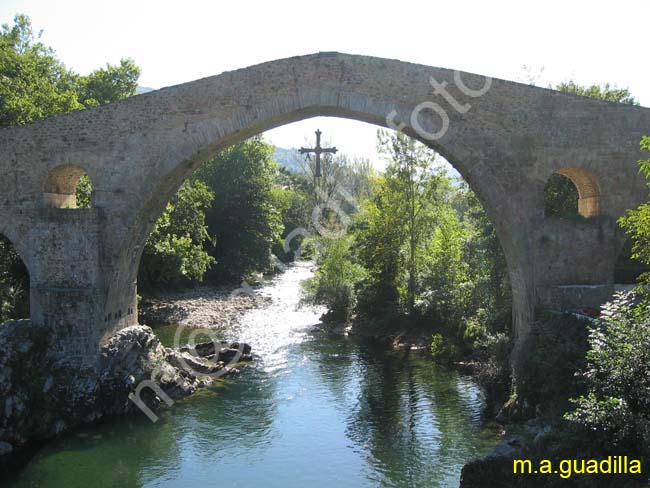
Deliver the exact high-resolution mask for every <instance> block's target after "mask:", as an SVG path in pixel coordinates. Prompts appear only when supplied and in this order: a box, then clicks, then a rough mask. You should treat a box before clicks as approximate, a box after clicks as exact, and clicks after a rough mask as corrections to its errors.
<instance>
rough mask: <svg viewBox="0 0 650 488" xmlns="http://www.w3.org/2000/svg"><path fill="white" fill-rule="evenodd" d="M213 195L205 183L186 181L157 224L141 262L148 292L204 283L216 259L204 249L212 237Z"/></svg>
mask: <svg viewBox="0 0 650 488" xmlns="http://www.w3.org/2000/svg"><path fill="white" fill-rule="evenodd" d="M213 198H214V195H213V193H212V192H211V191H210V190H209V189H208V187H207V185H205V184H204V183H203V182H201V181H189V180H188V181H186V182H185V183H183V185H182V186H181V188H180V190H179V191H178V192H177V193H176V195H175V196H174V198H173V199H172V201H171V202H169V203H168V204H167V208H166V209H165V212H164V213H163V215H162V216H161V217H160V218H159V219H158V220H157V221H156V224H155V225H154V228H153V230H152V231H151V234H150V235H149V238H148V239H147V243H146V245H145V247H144V250H143V253H142V258H141V261H140V269H139V276H138V281H139V283H140V285H141V286H142V287H143V288H144V289H151V288H153V287H155V286H159V285H176V286H178V285H183V284H187V283H189V282H191V281H201V280H202V279H203V276H204V275H205V273H206V272H207V271H208V269H209V268H210V266H211V265H212V264H214V263H215V260H214V258H213V257H212V256H210V255H209V254H208V253H207V252H206V251H205V250H204V244H205V243H206V242H207V241H209V239H210V235H209V233H208V227H207V225H206V222H205V213H204V212H205V209H207V208H209V207H210V204H211V202H212V200H213Z"/></svg>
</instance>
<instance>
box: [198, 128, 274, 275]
mask: <svg viewBox="0 0 650 488" xmlns="http://www.w3.org/2000/svg"><path fill="white" fill-rule="evenodd" d="M272 155H273V146H271V145H270V144H268V143H266V142H264V141H263V140H262V139H261V138H260V137H254V138H252V139H248V140H246V141H244V142H241V143H238V144H235V145H233V146H231V147H229V148H228V149H225V150H224V151H222V152H220V153H219V154H218V155H217V156H216V157H215V158H214V159H212V160H211V161H210V162H208V163H206V164H205V165H204V166H203V167H201V168H200V169H199V170H198V171H197V172H196V174H195V178H196V179H198V180H200V181H203V182H205V183H206V185H207V186H208V187H209V188H210V190H211V191H212V192H213V193H214V195H215V199H214V204H213V205H212V207H211V208H210V209H209V210H207V212H206V222H207V225H208V229H209V233H210V235H212V236H214V237H215V238H216V245H215V247H214V248H213V249H211V251H210V253H211V255H212V256H213V257H214V258H215V259H216V260H217V262H218V263H219V264H218V265H217V266H215V267H214V268H213V269H212V271H211V272H210V275H209V278H210V279H211V280H212V281H215V282H219V281H232V280H239V279H241V278H242V277H245V276H247V275H249V274H251V273H254V272H258V271H263V270H265V269H268V268H269V266H270V264H271V249H272V247H273V245H274V243H277V242H278V241H279V240H280V238H281V234H282V230H283V229H282V219H281V214H280V211H279V209H278V208H276V205H277V199H276V198H274V194H273V191H272V188H273V181H274V178H275V176H276V172H277V167H276V163H275V162H274V161H273V159H272Z"/></svg>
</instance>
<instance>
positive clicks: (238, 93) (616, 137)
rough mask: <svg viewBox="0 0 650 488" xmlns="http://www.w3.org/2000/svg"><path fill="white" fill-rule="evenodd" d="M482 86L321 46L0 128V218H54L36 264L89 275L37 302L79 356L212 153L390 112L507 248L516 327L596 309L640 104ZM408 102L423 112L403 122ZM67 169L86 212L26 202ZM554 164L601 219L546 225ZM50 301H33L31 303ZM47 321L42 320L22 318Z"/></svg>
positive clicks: (127, 312)
mask: <svg viewBox="0 0 650 488" xmlns="http://www.w3.org/2000/svg"><path fill="white" fill-rule="evenodd" d="M459 80H460V83H462V84H463V85H464V86H465V88H463V87H462V86H461V85H460V84H459ZM485 85H486V79H485V78H484V77H482V76H478V75H474V74H469V73H458V72H454V71H451V70H447V69H441V68H433V67H428V66H422V65H415V64H410V63H405V62H401V61H396V60H387V59H381V58H371V57H365V56H352V55H346V54H339V53H320V54H314V55H308V56H301V57H295V58H288V59H282V60H277V61H272V62H269V63H264V64H260V65H257V66H252V67H249V68H245V69H241V70H237V71H232V72H227V73H223V74H221V75H217V76H214V77H210V78H204V79H201V80H197V81H194V82H190V83H185V84H182V85H178V86H174V87H169V88H164V89H161V90H157V91H154V92H151V93H146V94H143V95H139V96H135V97H132V98H130V99H128V100H125V101H121V102H117V103H113V104H109V105H106V106H103V107H98V108H93V109H89V110H84V111H81V112H77V113H73V114H69V115H66V116H62V117H55V118H53V119H49V120H44V121H40V122H38V123H35V124H31V125H28V126H22V127H14V128H11V129H5V130H2V131H0V174H2V175H3V178H0V195H6V200H2V201H1V205H2V206H1V208H0V212H2V211H6V212H7V213H8V214H9V215H11V222H10V225H15V226H18V225H21V222H22V225H28V226H29V228H30V229H31V230H30V232H31V235H32V238H36V239H38V238H39V237H41V238H51V236H52V235H54V234H56V232H55V231H54V229H55V228H56V226H57V223H58V224H64V226H67V228H68V231H67V232H66V233H64V234H61V233H59V237H57V239H59V240H61V239H63V240H64V244H63V245H61V246H60V248H57V250H55V251H53V252H51V253H47V252H43V253H41V256H40V257H39V258H38V259H39V262H42V263H43V268H44V269H45V270H46V271H47V269H48V266H49V265H48V263H49V262H52V261H57V260H58V262H62V261H65V260H66V259H68V260H71V259H72V258H71V257H68V256H67V255H66V248H68V247H70V248H73V249H77V250H79V251H80V252H83V253H84V256H85V259H86V265H87V266H86V267H89V268H91V269H92V272H86V273H81V272H80V270H79V269H76V270H67V269H60V268H57V273H54V274H53V276H55V279H53V280H50V281H49V282H48V281H47V280H45V281H44V282H43V283H41V287H42V289H43V293H44V296H45V295H48V294H49V295H51V294H52V293H55V294H56V296H57V297H59V299H60V297H63V296H68V295H69V296H70V300H72V301H74V302H75V303H76V307H77V308H76V310H78V312H76V313H84V314H86V316H85V317H84V319H83V320H82V322H83V323H84V324H85V325H84V326H82V327H81V329H83V330H84V331H85V332H84V334H82V336H83V340H82V341H80V343H79V344H78V346H79V347H80V348H81V349H83V348H84V347H90V348H91V349H92V347H95V346H96V345H97V344H98V342H99V341H100V340H101V338H102V337H104V336H105V335H106V334H108V333H110V332H112V331H114V330H115V329H118V328H121V327H123V326H127V325H131V324H132V323H134V322H135V321H136V317H137V314H135V313H134V310H135V308H136V302H135V296H136V295H135V287H136V284H135V276H136V273H137V264H138V261H139V256H140V252H141V250H142V246H143V243H144V240H145V239H146V236H147V234H148V232H149V230H150V228H151V226H152V225H153V223H154V222H155V219H156V217H157V216H158V215H159V214H160V212H162V209H163V208H164V205H165V203H166V202H167V201H168V200H169V198H171V196H172V195H173V194H174V192H175V191H176V190H177V188H178V187H179V186H180V184H181V183H182V181H183V180H184V179H185V178H186V177H187V176H189V175H190V174H191V173H192V172H193V171H194V170H195V169H196V168H197V167H198V166H200V164H201V163H203V162H204V161H206V160H207V159H208V158H210V157H211V156H212V155H213V154H215V152H217V151H219V150H220V149H223V148H225V147H227V146H229V145H231V144H233V143H235V142H237V141H240V140H242V139H245V138H248V137H250V136H252V135H255V134H258V133H260V132H263V131H265V130H268V129H271V128H274V127H277V126H280V125H283V124H286V123H289V122H294V121H297V120H300V119H304V118H308V117H312V116H316V115H326V116H337V117H347V118H352V119H356V120H360V121H363V122H369V123H372V124H376V125H379V126H386V125H389V123H388V120H387V118H388V119H390V120H392V121H393V123H394V124H401V123H404V124H405V126H404V132H406V133H407V134H409V135H411V136H414V137H416V138H417V139H419V140H421V141H422V142H424V143H425V144H427V145H429V146H431V147H433V148H434V149H436V150H437V151H439V152H440V153H441V154H442V155H443V156H445V157H446V158H447V159H448V160H449V161H450V162H451V163H452V164H453V165H454V166H455V167H456V168H457V169H458V170H459V172H460V173H461V174H462V175H463V176H464V177H465V179H466V180H467V181H468V183H469V184H470V186H471V187H472V189H473V190H474V191H475V192H476V193H477V195H478V196H479V198H480V199H481V201H482V202H483V204H484V206H485V208H486V211H487V212H488V214H489V216H490V218H491V219H492V221H493V222H494V224H495V227H496V229H497V232H498V235H499V238H500V240H501V243H502V246H503V248H504V252H505V254H506V259H507V261H508V266H509V271H510V274H511V279H512V283H513V292H514V299H515V304H514V305H515V310H514V314H515V323H516V326H517V330H518V332H519V333H521V334H524V333H525V332H526V328H527V327H528V326H529V325H530V323H531V320H532V317H533V312H534V309H535V307H536V306H544V305H548V304H550V303H551V301H552V300H555V299H556V298H558V297H560V302H562V304H564V305H580V304H582V303H583V302H585V304H586V302H596V301H598V300H601V299H602V297H603V296H605V295H606V293H607V292H608V291H609V289H610V288H611V286H610V285H611V278H610V277H607V276H608V273H606V272H605V271H604V270H605V269H607V270H608V271H609V268H610V266H609V264H610V261H612V262H613V260H615V255H614V256H610V254H612V252H613V251H612V249H613V247H614V244H613V243H614V242H618V240H620V236H619V235H618V234H617V231H616V226H615V223H613V219H614V218H615V217H617V216H619V215H621V214H622V213H623V212H624V211H625V209H626V208H630V207H633V206H635V205H637V204H638V203H639V202H641V201H643V199H644V198H645V196H646V191H645V187H644V183H643V181H642V179H641V178H639V176H638V170H637V167H636V161H637V160H638V159H640V158H641V157H642V153H641V152H640V150H639V140H640V139H641V136H642V135H643V134H644V133H648V132H650V110H648V109H645V108H641V107H632V106H624V105H619V104H613V103H608V102H602V101H598V100H592V99H587V98H584V97H579V96H574V95H570V94H565V93H560V92H556V91H553V90H548V89H543V88H537V87H532V86H528V85H523V84H519V83H513V82H508V81H503V80H496V79H495V80H491V84H490V87H489V89H488V90H487V91H485V93H483V94H482V95H481V96H476V95H477V93H475V92H471V91H470V90H468V89H467V88H468V87H469V89H471V90H480V89H481V88H482V87H484V86H485ZM440 87H444V90H442V89H441V88H440ZM422 104H424V105H422ZM433 104H435V106H436V107H438V108H440V109H441V110H442V111H443V112H444V114H445V115H444V116H445V117H447V120H446V121H445V120H444V118H442V117H441V114H440V112H439V111H438V112H436V110H437V109H435V108H434V106H433ZM418 107H421V108H422V107H424V110H421V111H420V112H419V113H418V117H416V118H415V119H413V118H412V114H413V112H414V110H415V109H417V108H418ZM391 114H392V116H391ZM443 123H446V124H448V128H447V129H446V131H444V135H442V136H441V137H439V138H436V139H435V140H431V139H430V138H428V137H424V136H423V134H424V133H425V132H428V133H435V132H438V131H440V129H441V128H442V127H443ZM79 162H83V167H84V169H85V170H87V171H88V173H89V174H91V175H92V180H93V185H94V197H93V207H94V208H93V209H91V210H89V211H85V212H86V213H83V212H84V211H82V210H71V211H67V212H66V213H65V214H62V213H61V212H58V210H59V209H42V208H40V207H39V203H38V202H39V199H40V198H41V192H42V188H43V181H42V178H39V177H38V176H39V175H42V174H44V173H45V174H46V173H47V171H45V170H46V169H47V168H53V167H57V166H60V165H64V164H79ZM565 167H581V168H584V169H585V171H589V173H590V174H593V175H594V176H595V178H597V180H598V181H599V191H600V192H599V214H600V215H602V216H609V217H611V219H610V220H607V219H604V218H599V219H597V222H596V221H594V222H587V223H584V225H583V226H582V227H580V226H573V227H567V226H566V223H565V222H560V223H558V222H555V221H553V220H552V219H545V217H544V203H543V189H544V185H545V183H546V181H547V179H548V177H549V176H550V175H551V174H552V173H554V172H557V171H559V170H561V169H562V168H565ZM25 223H27V224H25ZM74 229H77V230H79V231H84V232H87V233H89V235H90V238H87V237H83V236H82V235H81V234H75V233H74V232H73V231H74ZM603 243H604V244H603ZM68 254H69V253H68ZM594 262H596V263H598V264H596V265H594ZM606 275H607V276H606ZM44 276H47V273H44ZM608 280H609V281H608ZM595 284H598V285H603V288H602V290H600V291H602V293H600V292H598V293H597V292H594V291H593V286H594V285H595ZM75 285H76V286H75ZM576 286H577V288H576ZM585 286H586V287H585ZM589 287H591V288H589ZM608 287H609V288H608ZM53 290H54V291H53ZM79 290H81V292H80V291H79ZM589 290H591V291H589ZM66 294H67V295H66ZM49 295H48V296H49ZM48 300H50V301H51V298H49V299H48ZM48 303H49V302H47V300H45V298H43V306H42V308H43V309H46V308H47V307H48V306H49V305H48ZM82 309H83V311H81V312H80V311H79V310H82ZM45 317H52V314H51V313H50V314H48V313H47V312H44V313H43V314H40V315H38V316H34V317H33V318H34V319H36V320H43V319H44V318H45ZM88 334H90V336H88ZM81 349H80V350H81Z"/></svg>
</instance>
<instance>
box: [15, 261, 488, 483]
mask: <svg viewBox="0 0 650 488" xmlns="http://www.w3.org/2000/svg"><path fill="white" fill-rule="evenodd" d="M311 273H312V270H311V267H310V265H309V264H300V265H296V266H293V267H292V268H290V269H289V271H287V272H286V273H284V274H283V275H281V276H278V277H277V278H275V279H273V280H272V281H271V282H270V283H268V284H267V285H265V286H264V287H262V289H261V290H260V293H264V294H266V295H268V296H269V297H271V299H272V302H271V304H270V305H268V306H265V307H264V308H263V309H261V310H255V311H252V312H249V313H248V314H246V315H245V316H244V318H243V320H242V321H241V323H240V324H239V325H237V326H236V327H233V328H232V329H230V330H228V331H227V332H225V333H224V338H225V339H233V340H235V339H236V340H243V341H245V342H249V343H250V344H251V345H252V346H253V351H254V352H255V353H256V354H257V355H259V356H260V358H259V359H258V360H257V361H256V363H255V364H254V365H252V366H251V367H248V368H246V369H245V370H244V371H243V373H242V374H241V375H239V376H236V377H233V378H230V379H227V380H225V381H223V382H221V383H220V385H219V386H218V387H216V388H214V389H211V390H207V391H202V392H200V393H198V394H197V395H195V396H194V397H190V398H188V399H186V400H183V401H181V402H178V403H177V404H176V405H175V406H174V407H173V408H172V409H170V410H168V411H166V412H164V414H163V415H162V417H161V420H160V421H159V422H158V423H157V424H152V423H151V422H149V421H148V420H147V419H146V418H138V419H119V420H114V421H111V422H110V423H107V424H105V425H102V426H97V427H93V428H87V429H84V430H83V431H82V432H81V433H80V435H79V434H73V435H69V436H67V437H64V438H62V439H58V440H55V441H53V442H51V443H49V444H48V445H47V446H45V447H43V448H42V449H41V450H40V451H39V452H38V453H37V454H36V455H35V456H34V458H33V459H32V460H31V462H30V463H29V465H28V466H27V468H26V469H25V471H24V472H23V473H22V474H21V475H20V477H19V479H18V480H17V481H16V482H14V483H13V484H12V485H11V486H14V487H32V486H34V487H36V486H37V487H66V488H73V487H84V488H85V487H89V486H92V487H131V486H133V487H139V486H145V487H192V486H219V487H221V486H223V487H244V486H260V487H265V488H266V487H296V488H303V487H326V486H327V487H331V486H337V487H351V488H352V487H354V488H358V487H376V486H384V487H409V488H411V487H427V488H428V487H434V486H439V487H453V486H457V485H458V480H459V476H460V469H461V467H462V465H463V463H464V462H465V461H466V460H468V459H470V458H472V457H475V456H478V455H481V454H482V453H484V452H486V451H487V450H488V449H489V448H490V447H491V446H493V445H494V444H495V443H496V442H497V437H496V435H495V432H494V431H492V430H490V429H486V428H485V427H484V426H483V425H482V424H481V421H480V414H481V408H482V399H481V395H480V393H479V390H478V388H477V387H476V385H475V384H474V383H473V382H472V380H471V379H470V378H468V377H464V376H461V375H459V374H457V373H455V372H449V371H444V370H439V369H437V368H436V367H435V366H434V365H433V364H432V363H431V362H430V361H428V360H426V359H424V358H418V357H417V356H409V355H407V354H406V355H405V354H404V353H396V352H393V351H387V350H385V349H383V348H381V347H377V346H373V345H368V344H357V343H354V342H352V341H349V340H346V339H344V338H341V337H338V336H334V335H331V334H327V333H325V332H322V331H321V330H320V329H318V328H316V327H314V326H315V325H317V324H318V317H319V316H320V315H321V313H322V312H323V310H320V309H318V308H315V307H311V306H306V307H300V303H299V302H300V282H301V281H302V280H304V279H306V278H308V277H309V276H310V275H311Z"/></svg>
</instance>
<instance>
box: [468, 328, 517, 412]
mask: <svg viewBox="0 0 650 488" xmlns="http://www.w3.org/2000/svg"><path fill="white" fill-rule="evenodd" d="M475 349H476V352H477V355H478V357H479V368H478V371H477V376H476V378H477V381H478V382H479V384H480V385H481V386H482V387H483V389H484V390H485V392H486V395H487V397H488V400H489V401H490V402H499V403H501V402H503V401H505V399H506V398H507V397H508V394H509V393H510V387H511V383H512V375H511V368H510V351H511V350H512V341H511V339H510V337H509V336H508V335H507V334H504V333H502V332H498V333H496V334H486V335H485V336H484V337H482V338H480V339H478V340H477V341H476V344H475Z"/></svg>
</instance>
